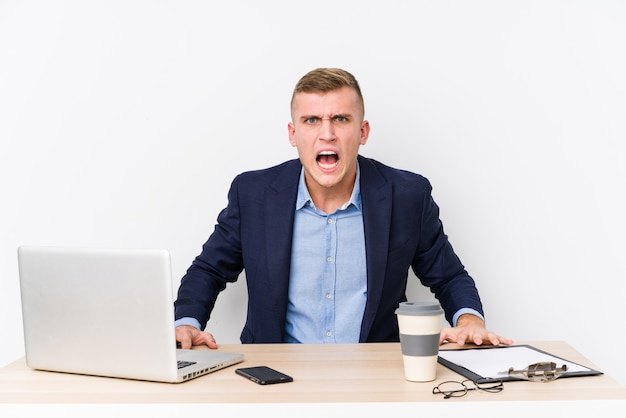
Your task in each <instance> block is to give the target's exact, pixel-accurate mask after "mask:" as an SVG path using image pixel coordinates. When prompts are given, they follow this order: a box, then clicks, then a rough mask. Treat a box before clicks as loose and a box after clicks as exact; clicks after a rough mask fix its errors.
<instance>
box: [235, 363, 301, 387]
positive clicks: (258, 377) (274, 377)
mask: <svg viewBox="0 0 626 418" xmlns="http://www.w3.org/2000/svg"><path fill="white" fill-rule="evenodd" d="M235 373H237V374H238V375H240V376H243V377H245V378H247V379H250V380H252V381H253V382H255V383H258V384H259V385H270V384H273V383H287V382H293V378H292V377H291V376H287V375H286V374H284V373H281V372H279V371H278V370H274V369H272V368H270V367H267V366H256V367H242V368H239V369H235Z"/></svg>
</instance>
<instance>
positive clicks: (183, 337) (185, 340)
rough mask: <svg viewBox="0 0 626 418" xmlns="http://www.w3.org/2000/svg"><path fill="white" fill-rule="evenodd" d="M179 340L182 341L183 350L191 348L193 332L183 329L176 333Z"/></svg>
mask: <svg viewBox="0 0 626 418" xmlns="http://www.w3.org/2000/svg"><path fill="white" fill-rule="evenodd" d="M176 335H177V337H179V338H178V341H179V342H180V348H182V349H183V350H189V349H190V348H191V333H190V332H188V331H183V332H180V333H176Z"/></svg>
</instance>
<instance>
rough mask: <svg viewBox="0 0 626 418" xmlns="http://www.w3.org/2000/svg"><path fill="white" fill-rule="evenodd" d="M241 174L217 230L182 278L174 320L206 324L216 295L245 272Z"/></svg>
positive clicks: (234, 185)
mask: <svg viewBox="0 0 626 418" xmlns="http://www.w3.org/2000/svg"><path fill="white" fill-rule="evenodd" d="M238 185H239V176H238V177H236V178H235V179H234V180H233V182H232V184H231V187H230V190H229V192H228V205H227V206H226V208H225V209H224V210H222V211H221V212H220V214H219V215H218V218H217V224H216V226H215V230H214V231H213V233H212V234H211V236H210V237H209V239H208V240H207V241H206V242H205V243H204V245H203V246H202V252H201V253H200V255H198V256H197V257H196V258H195V259H194V261H193V262H192V264H191V266H190V267H189V269H188V270H187V272H186V274H185V275H184V276H183V278H182V280H181V284H180V287H179V289H178V295H177V298H176V301H175V302H174V311H175V319H180V318H184V317H192V318H195V319H196V320H198V322H199V323H200V325H201V326H202V329H204V328H205V327H206V324H207V322H208V320H209V317H210V314H211V311H212V310H213V307H214V306H215V302H216V300H217V296H218V295H219V293H220V292H221V291H222V290H224V289H225V288H226V285H227V284H228V283H229V282H235V281H236V280H237V279H238V277H239V275H240V273H241V272H242V271H243V258H242V251H241V235H240V223H241V219H240V212H239V197H238V195H239V187H238Z"/></svg>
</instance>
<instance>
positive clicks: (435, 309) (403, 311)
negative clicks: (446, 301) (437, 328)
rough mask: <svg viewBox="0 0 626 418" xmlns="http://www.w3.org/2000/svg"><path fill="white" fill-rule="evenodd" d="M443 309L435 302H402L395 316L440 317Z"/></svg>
mask: <svg viewBox="0 0 626 418" xmlns="http://www.w3.org/2000/svg"><path fill="white" fill-rule="evenodd" d="M442 313H443V309H441V305H439V303H437V302H402V303H400V305H399V306H398V309H396V315H441V314H442Z"/></svg>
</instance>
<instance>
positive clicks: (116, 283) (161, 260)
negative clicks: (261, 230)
mask: <svg viewBox="0 0 626 418" xmlns="http://www.w3.org/2000/svg"><path fill="white" fill-rule="evenodd" d="M18 267H19V277H20V291H21V301H22V319H23V325H24V345H25V355H26V356H25V357H26V363H27V364H28V366H29V367H30V368H32V369H37V370H48V371H55V372H66V373H78V374H87V375H95V376H107V377H117V378H125V379H138V380H148V381H156V382H170V383H179V382H184V381H187V380H190V379H193V378H196V377H198V376H202V375H205V374H207V373H211V372H215V371H217V370H220V369H223V368H225V367H228V366H231V365H233V364H237V363H239V362H241V361H243V354H240V353H229V352H222V351H219V350H181V349H177V348H176V338H175V331H174V305H173V298H172V296H173V290H172V280H171V266H170V255H169V253H168V252H167V251H165V250H129V249H124V250H122V249H97V248H63V247H44V246H21V247H19V248H18Z"/></svg>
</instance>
